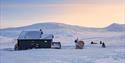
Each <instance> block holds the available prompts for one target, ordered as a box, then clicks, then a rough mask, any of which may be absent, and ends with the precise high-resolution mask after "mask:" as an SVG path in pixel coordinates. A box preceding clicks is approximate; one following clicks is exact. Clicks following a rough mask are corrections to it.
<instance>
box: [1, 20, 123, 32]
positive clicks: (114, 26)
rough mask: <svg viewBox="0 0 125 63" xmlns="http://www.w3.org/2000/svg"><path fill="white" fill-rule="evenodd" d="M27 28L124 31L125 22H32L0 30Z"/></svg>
mask: <svg viewBox="0 0 125 63" xmlns="http://www.w3.org/2000/svg"><path fill="white" fill-rule="evenodd" d="M28 29H77V30H90V31H91V30H103V31H115V32H119V31H125V24H117V23H113V24H111V25H109V26H107V27H105V28H91V27H90V28H89V27H82V26H75V25H68V24H64V23H53V22H49V23H37V24H32V25H28V26H22V27H15V28H5V29H0V31H3V30H28Z"/></svg>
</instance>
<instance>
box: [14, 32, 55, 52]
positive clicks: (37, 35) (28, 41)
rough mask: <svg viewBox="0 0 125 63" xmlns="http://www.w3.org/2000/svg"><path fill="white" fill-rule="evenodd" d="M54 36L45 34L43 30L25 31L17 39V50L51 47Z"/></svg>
mask: <svg viewBox="0 0 125 63" xmlns="http://www.w3.org/2000/svg"><path fill="white" fill-rule="evenodd" d="M53 38H54V36H53V35H52V34H43V32H42V31H23V32H21V34H20V35H19V37H18V39H17V44H16V45H15V50H26V49H32V48H51V43H52V42H53Z"/></svg>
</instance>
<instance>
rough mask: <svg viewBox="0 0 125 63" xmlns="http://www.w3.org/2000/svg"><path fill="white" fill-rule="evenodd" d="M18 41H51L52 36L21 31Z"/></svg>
mask: <svg viewBox="0 0 125 63" xmlns="http://www.w3.org/2000/svg"><path fill="white" fill-rule="evenodd" d="M18 39H53V35H52V34H42V33H41V31H23V32H21V34H20V35H19V37H18Z"/></svg>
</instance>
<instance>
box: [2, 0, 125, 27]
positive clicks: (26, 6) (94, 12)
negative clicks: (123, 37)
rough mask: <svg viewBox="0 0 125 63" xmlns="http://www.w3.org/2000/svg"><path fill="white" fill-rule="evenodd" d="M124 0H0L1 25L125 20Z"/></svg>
mask: <svg viewBox="0 0 125 63" xmlns="http://www.w3.org/2000/svg"><path fill="white" fill-rule="evenodd" d="M124 11H125V0H0V15H1V17H0V28H8V27H20V26H25V25H30V24H35V23H44V22H57V23H65V24H70V25H78V26H86V27H97V28H101V27H105V26H107V25H109V24H112V23H119V24H124V23H125V15H124V14H125V12H124Z"/></svg>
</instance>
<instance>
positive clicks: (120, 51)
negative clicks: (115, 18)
mask: <svg viewBox="0 0 125 63" xmlns="http://www.w3.org/2000/svg"><path fill="white" fill-rule="evenodd" d="M77 35H78V36H79V38H80V39H81V40H84V41H85V48H84V49H80V50H76V49H75V46H74V42H73V41H74V39H75V38H76V37H74V36H72V35H71V34H67V35H64V34H57V35H56V39H54V41H61V43H62V49H32V50H23V51H14V50H13V47H14V44H15V43H16V40H15V38H14V39H12V38H9V37H2V36H1V41H0V63H125V42H124V41H125V40H124V34H123V33H122V32H104V33H101V32H100V33H99V32H98V33H96V32H84V33H83V32H81V33H80V32H79V33H78V34H77ZM83 35H84V36H83ZM121 36H123V37H121ZM99 40H102V41H104V42H105V43H106V46H107V47H106V48H101V45H100V44H95V45H91V44H90V42H91V41H95V42H97V43H99ZM4 41H5V42H6V43H4Z"/></svg>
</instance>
